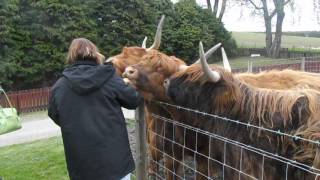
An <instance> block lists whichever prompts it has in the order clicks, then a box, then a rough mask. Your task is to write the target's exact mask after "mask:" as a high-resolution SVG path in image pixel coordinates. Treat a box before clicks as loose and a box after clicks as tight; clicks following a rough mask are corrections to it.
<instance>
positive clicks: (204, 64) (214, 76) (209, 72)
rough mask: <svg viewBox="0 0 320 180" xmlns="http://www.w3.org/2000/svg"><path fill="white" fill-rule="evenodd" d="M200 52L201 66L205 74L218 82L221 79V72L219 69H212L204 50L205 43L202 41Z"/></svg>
mask: <svg viewBox="0 0 320 180" xmlns="http://www.w3.org/2000/svg"><path fill="white" fill-rule="evenodd" d="M199 54H200V62H201V67H202V69H203V72H204V74H205V75H206V76H207V77H208V78H209V80H210V81H212V82H218V81H219V80H220V74H219V73H218V72H217V71H212V70H211V69H210V67H209V65H208V63H207V60H206V57H205V55H204V52H203V45H202V42H201V41H200V43H199Z"/></svg>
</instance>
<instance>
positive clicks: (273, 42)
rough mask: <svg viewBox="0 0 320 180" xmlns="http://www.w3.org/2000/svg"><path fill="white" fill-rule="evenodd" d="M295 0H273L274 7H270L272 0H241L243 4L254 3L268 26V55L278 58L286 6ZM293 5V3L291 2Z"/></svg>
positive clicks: (255, 8)
mask: <svg viewBox="0 0 320 180" xmlns="http://www.w3.org/2000/svg"><path fill="white" fill-rule="evenodd" d="M293 1H294V0H272V3H273V6H274V8H273V9H272V8H270V7H269V5H270V4H269V3H271V0H241V3H242V5H252V6H253V8H254V10H255V11H256V13H258V14H259V13H261V14H262V15H263V18H264V23H265V28H266V51H267V55H268V57H273V58H278V57H279V53H280V49H281V37H282V24H283V20H284V17H285V12H284V7H285V6H286V5H288V4H289V3H293ZM291 5H292V4H291ZM275 16H276V17H277V18H276V31H275V34H274V38H273V39H272V24H271V22H272V19H273V18H274V17H275Z"/></svg>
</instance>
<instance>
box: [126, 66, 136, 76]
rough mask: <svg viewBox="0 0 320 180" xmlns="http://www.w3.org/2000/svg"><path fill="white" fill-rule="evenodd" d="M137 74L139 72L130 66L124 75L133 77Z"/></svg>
mask: <svg viewBox="0 0 320 180" xmlns="http://www.w3.org/2000/svg"><path fill="white" fill-rule="evenodd" d="M136 73H137V70H136V69H135V68H133V67H131V66H129V67H127V68H126V69H125V72H124V73H123V74H124V76H132V75H134V74H136Z"/></svg>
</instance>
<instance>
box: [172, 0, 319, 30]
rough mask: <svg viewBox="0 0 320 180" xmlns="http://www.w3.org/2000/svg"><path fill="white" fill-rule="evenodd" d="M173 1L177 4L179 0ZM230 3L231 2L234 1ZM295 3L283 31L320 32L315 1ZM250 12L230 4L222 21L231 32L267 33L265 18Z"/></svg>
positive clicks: (287, 12)
mask: <svg viewBox="0 0 320 180" xmlns="http://www.w3.org/2000/svg"><path fill="white" fill-rule="evenodd" d="M172 1H173V2H176V1H177V0H172ZM228 1H229V2H231V1H232V0H228ZM197 2H198V4H200V5H201V6H203V7H206V0H197ZM295 3H296V5H295V7H296V9H295V11H294V12H291V10H290V9H289V8H287V9H286V16H285V19H284V22H283V30H284V31H311V30H316V31H320V25H319V24H318V23H317V21H316V13H315V12H314V8H313V0H295ZM250 12H251V10H250V9H247V8H240V7H237V6H230V4H228V6H227V8H226V12H225V14H224V17H223V19H222V21H223V23H224V24H225V27H226V28H227V29H228V30H229V31H265V29H264V28H265V27H264V21H263V18H262V17H260V16H251V15H250ZM318 13H319V12H318ZM274 19H276V17H275V18H274Z"/></svg>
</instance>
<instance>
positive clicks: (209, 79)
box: [166, 47, 320, 179]
mask: <svg viewBox="0 0 320 180" xmlns="http://www.w3.org/2000/svg"><path fill="white" fill-rule="evenodd" d="M200 52H201V53H200V56H201V57H202V58H201V65H198V64H196V65H192V66H190V67H189V68H187V69H186V70H184V71H181V72H178V73H176V74H174V75H173V76H172V77H171V78H170V81H169V82H167V83H168V84H167V85H166V86H167V87H168V89H167V95H168V96H169V97H170V99H171V100H172V101H173V102H174V103H175V104H177V105H180V106H184V107H187V108H191V109H196V110H200V111H203V112H207V113H211V114H216V115H219V116H222V117H227V118H230V119H237V120H239V121H240V122H244V123H250V124H254V125H256V126H263V127H265V128H269V129H274V130H281V131H282V132H285V133H288V134H291V135H299V136H300V137H303V138H306V139H316V140H319V136H320V133H319V132H320V121H319V120H318V118H319V117H320V116H319V112H320V109H319V107H318V103H319V97H320V96H319V93H318V92H317V91H314V90H310V89H296V90H271V89H262V88H256V87H253V86H250V85H248V84H246V83H243V82H242V81H241V80H239V79H238V78H237V77H236V76H235V75H232V74H231V73H230V72H227V71H225V69H224V68H221V67H219V66H211V67H209V65H208V64H207V63H206V60H205V58H204V56H203V49H202V47H200ZM181 119H183V120H184V121H185V123H187V124H192V125H193V126H195V127H199V128H201V129H205V130H208V131H210V132H212V133H215V134H218V135H222V136H224V137H227V138H229V139H232V140H236V141H238V142H241V143H245V144H250V145H252V146H255V147H257V148H261V149H264V150H266V151H269V152H272V153H277V154H280V155H281V156H283V157H286V158H290V159H293V160H296V161H298V162H300V163H304V164H306V165H309V166H313V167H315V168H317V169H320V161H319V160H320V159H319V158H320V157H319V147H317V146H315V145H312V144H310V143H307V142H303V141H296V140H294V139H292V138H287V137H280V136H278V135H275V134H273V133H268V132H265V131H257V130H256V129H254V128H248V127H243V126H239V125H238V124H236V123H231V122H227V121H219V120H212V121H205V120H203V121H202V123H199V121H200V120H201V118H199V116H197V115H195V114H194V113H184V117H183V118H181ZM195 119H196V120H195ZM206 123H208V124H206ZM215 147H217V148H214V149H213V151H212V152H211V153H213V157H217V158H219V157H223V155H224V149H223V148H220V147H221V146H219V145H218V146H217V145H216V146H215ZM229 149H230V150H231V151H230V152H229V155H230V157H231V158H229V159H227V162H228V161H229V162H228V163H229V164H230V165H232V166H234V167H236V168H239V161H240V159H239V157H240V156H239V151H237V150H236V149H234V148H232V147H229ZM242 158H245V159H246V161H243V162H245V163H244V164H242V169H243V170H244V172H246V173H248V174H251V175H253V176H255V177H258V178H259V179H260V178H262V176H261V172H262V168H263V167H262V166H261V159H259V156H256V155H254V154H252V153H248V152H245V151H244V152H242ZM228 163H227V164H228ZM285 169H286V165H283V164H282V163H279V162H275V161H271V160H269V161H265V163H264V172H265V173H264V175H263V177H264V179H284V178H285V176H284V173H283V171H285ZM225 170H226V173H225V178H226V179H235V178H238V173H234V172H232V170H231V169H228V168H226V169H225ZM288 175H289V179H314V178H315V176H313V175H311V174H308V173H306V172H303V171H301V170H298V169H297V168H293V167H289V174H288ZM244 179H245V177H244Z"/></svg>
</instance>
